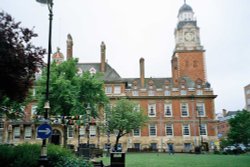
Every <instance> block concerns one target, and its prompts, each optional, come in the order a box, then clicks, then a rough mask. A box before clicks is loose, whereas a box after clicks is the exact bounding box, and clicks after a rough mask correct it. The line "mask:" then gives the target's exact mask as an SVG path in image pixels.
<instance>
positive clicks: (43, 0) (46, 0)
mask: <svg viewBox="0 0 250 167" xmlns="http://www.w3.org/2000/svg"><path fill="white" fill-rule="evenodd" d="M36 1H37V2H39V3H42V4H47V5H48V10H49V39H48V62H47V81H46V93H45V105H44V109H45V112H44V119H45V121H47V120H48V113H49V109H50V104H49V80H50V56H51V35H52V34H51V31H52V19H53V0H36ZM39 162H40V164H39V165H40V167H46V166H47V162H48V158H47V146H46V139H43V142H42V148H41V155H40V159H39Z"/></svg>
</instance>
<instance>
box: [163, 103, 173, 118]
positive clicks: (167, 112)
mask: <svg viewBox="0 0 250 167" xmlns="http://www.w3.org/2000/svg"><path fill="white" fill-rule="evenodd" d="M164 110H165V116H172V105H171V104H165V105H164Z"/></svg>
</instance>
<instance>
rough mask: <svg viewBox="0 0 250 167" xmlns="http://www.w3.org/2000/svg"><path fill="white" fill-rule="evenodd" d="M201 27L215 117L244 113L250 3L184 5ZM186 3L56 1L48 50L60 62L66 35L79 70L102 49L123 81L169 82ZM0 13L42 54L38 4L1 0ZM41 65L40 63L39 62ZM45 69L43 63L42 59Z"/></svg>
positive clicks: (44, 35) (192, 0)
mask: <svg viewBox="0 0 250 167" xmlns="http://www.w3.org/2000/svg"><path fill="white" fill-rule="evenodd" d="M186 2H187V4H188V5H190V6H191V7H192V8H193V11H194V13H195V16H196V19H197V25H198V26H199V27H200V39H201V44H202V45H203V46H204V48H205V50H206V53H205V55H206V72H207V80H208V82H210V84H211V87H212V88H213V90H214V94H216V95H218V97H217V98H216V100H215V109H216V113H219V112H221V111H222V109H226V110H228V111H235V110H241V109H243V108H244V107H245V99H244V86H246V85H248V84H250V74H249V73H248V72H250V21H249V19H250V10H249V8H250V1H249V0H186ZM183 4H184V0H54V8H53V14H54V15H53V25H52V50H53V52H56V48H57V47H59V48H60V49H61V52H62V53H63V54H64V55H65V56H66V39H67V34H69V33H70V34H71V36H72V38H73V42H74V46H73V47H74V49H73V56H74V57H78V58H79V62H82V63H84V62H86V63H90V62H100V44H101V42H102V41H104V43H105V44H106V58H107V61H108V63H109V64H110V65H111V66H112V67H113V68H114V69H115V70H116V71H117V72H118V73H119V74H120V76H121V77H123V78H127V77H139V59H140V58H141V57H143V58H144V59H145V76H146V77H171V57H172V54H173V51H174V47H175V41H174V29H175V28H176V25H177V14H178V11H179V9H180V7H181V6H182V5H183ZM0 10H1V11H5V12H7V13H9V14H10V15H11V16H13V17H14V18H15V20H16V21H17V22H18V21H20V22H21V26H22V27H27V28H33V30H34V32H36V33H37V34H38V37H37V38H34V40H33V43H34V44H35V45H37V46H42V47H44V48H46V49H47V48H48V29H49V28H48V27H49V21H48V8H47V6H46V5H42V4H39V3H37V2H36V0H0ZM45 57H46V56H45ZM45 61H46V59H45Z"/></svg>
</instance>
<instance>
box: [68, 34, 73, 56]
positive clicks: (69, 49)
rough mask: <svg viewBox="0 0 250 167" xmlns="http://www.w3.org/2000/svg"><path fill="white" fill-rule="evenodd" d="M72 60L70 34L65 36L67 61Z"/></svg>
mask: <svg viewBox="0 0 250 167" xmlns="http://www.w3.org/2000/svg"><path fill="white" fill-rule="evenodd" d="M72 58H73V40H72V37H71V35H70V34H68V36H67V60H69V59H72Z"/></svg>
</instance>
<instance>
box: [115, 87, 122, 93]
mask: <svg viewBox="0 0 250 167" xmlns="http://www.w3.org/2000/svg"><path fill="white" fill-rule="evenodd" d="M114 93H115V94H120V93H121V86H120V85H119V86H115V89H114Z"/></svg>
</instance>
